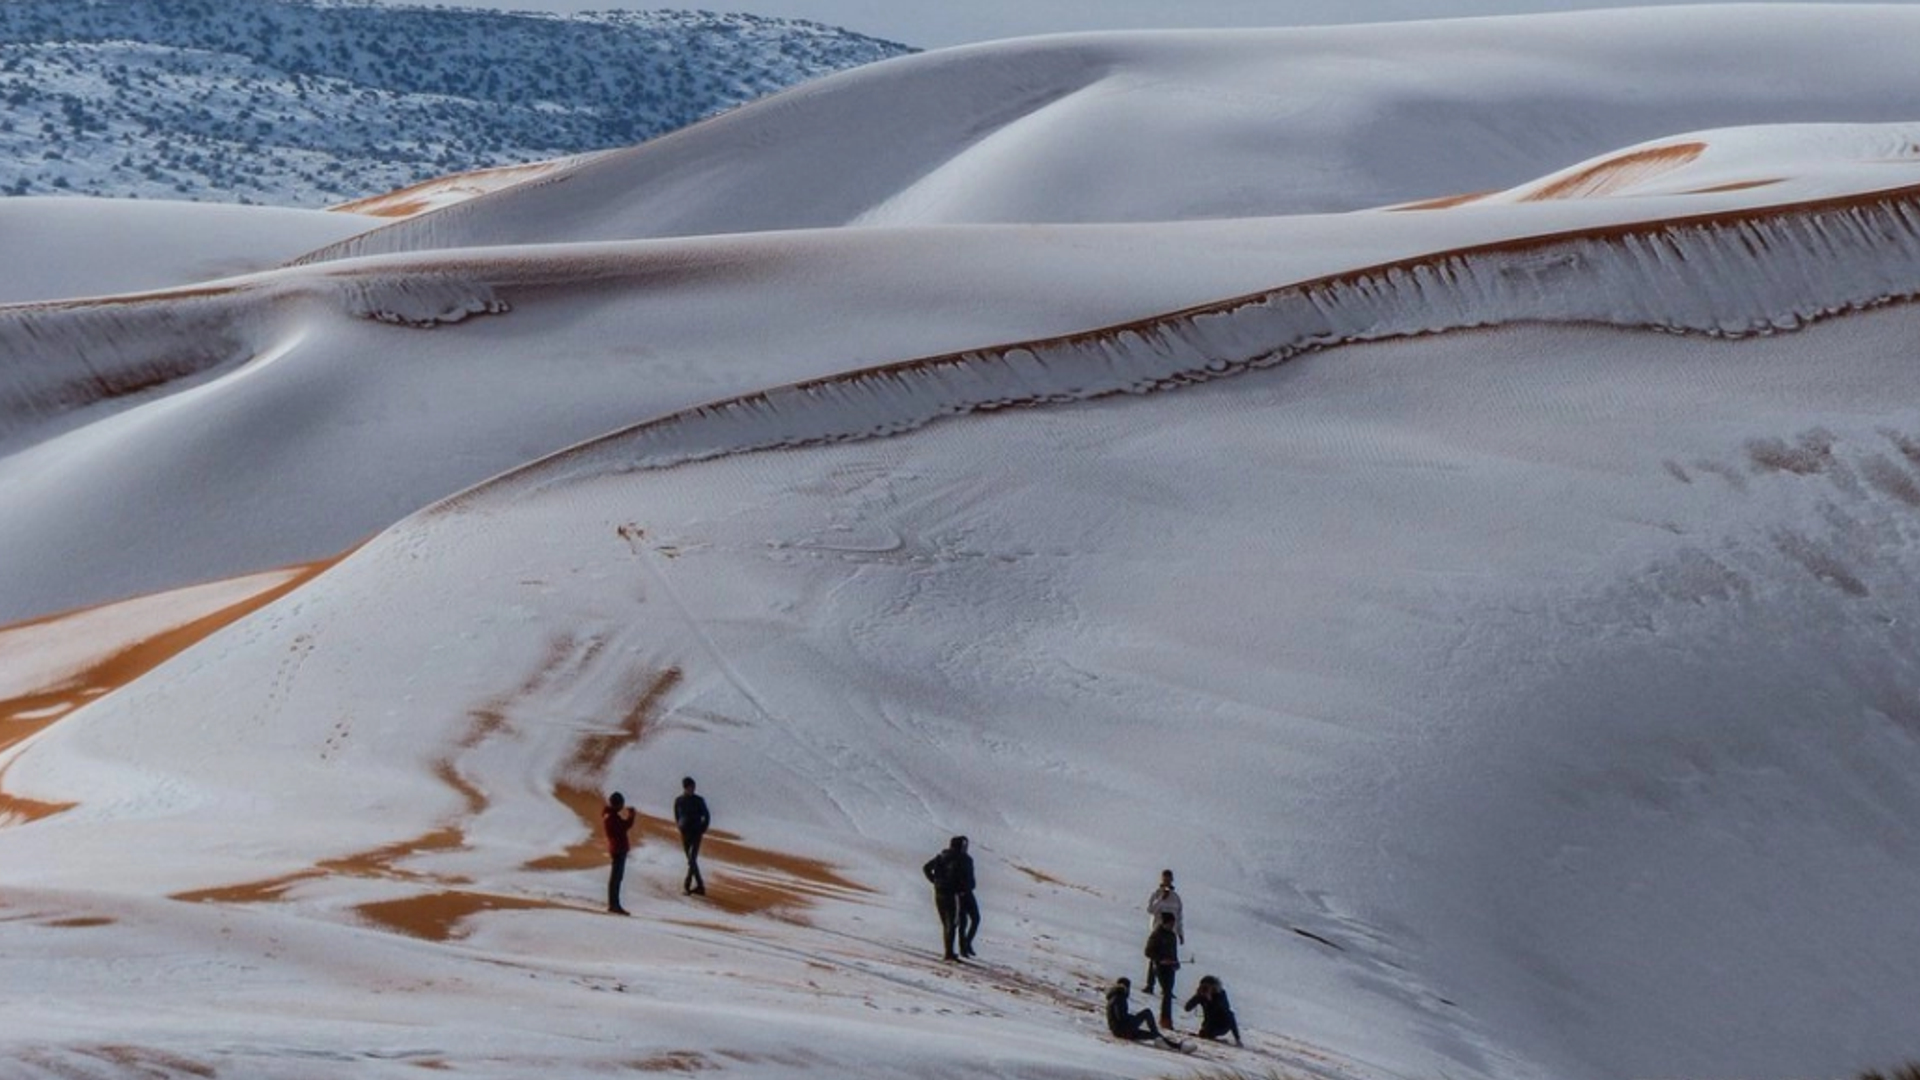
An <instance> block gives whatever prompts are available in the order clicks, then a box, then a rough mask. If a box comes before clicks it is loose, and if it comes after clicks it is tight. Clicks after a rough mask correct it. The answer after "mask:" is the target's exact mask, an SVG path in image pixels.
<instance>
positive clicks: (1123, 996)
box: [1107, 870, 1242, 1050]
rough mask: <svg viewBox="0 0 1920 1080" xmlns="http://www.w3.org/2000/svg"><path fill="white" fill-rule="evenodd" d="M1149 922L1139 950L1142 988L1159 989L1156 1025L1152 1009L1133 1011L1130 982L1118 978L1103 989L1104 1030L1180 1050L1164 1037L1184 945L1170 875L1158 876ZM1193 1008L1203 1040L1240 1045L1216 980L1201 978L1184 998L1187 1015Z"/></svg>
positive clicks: (1179, 907) (1176, 894)
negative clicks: (1226, 1040)
mask: <svg viewBox="0 0 1920 1080" xmlns="http://www.w3.org/2000/svg"><path fill="white" fill-rule="evenodd" d="M1147 918H1148V920H1149V921H1150V922H1151V924H1152V928H1151V929H1150V930H1148V932H1147V947H1146V948H1145V949H1144V950H1142V951H1143V952H1145V954H1146V957H1147V988H1146V989H1147V993H1148V994H1152V993H1153V990H1154V987H1155V986H1156V985H1157V986H1158V987H1159V988H1160V1022H1159V1023H1158V1024H1155V1023H1154V1019H1153V1010H1152V1009H1151V1008H1146V1009H1141V1010H1140V1011H1139V1012H1134V1011H1133V1009H1132V1006H1131V1005H1130V1004H1129V1002H1128V998H1129V997H1130V996H1131V995H1132V993H1133V981H1132V980H1130V979H1128V978H1126V977H1125V976H1122V977H1120V978H1118V979H1115V980H1114V982H1113V985H1112V986H1110V987H1108V988H1107V1030H1108V1031H1111V1032H1112V1033H1113V1034H1114V1035H1115V1037H1117V1038H1122V1039H1132V1040H1151V1039H1159V1040H1162V1041H1163V1042H1165V1043H1166V1044H1167V1045H1168V1046H1171V1047H1173V1048H1174V1049H1176V1050H1179V1049H1182V1044H1181V1043H1180V1041H1179V1040H1178V1039H1175V1038H1174V1037H1173V1036H1172V1035H1170V1034H1168V1032H1171V1031H1172V1030H1173V1002H1174V991H1173V984H1174V980H1175V979H1176V978H1178V976H1179V973H1180V946H1182V945H1185V944H1186V943H1187V926H1186V918H1185V912H1184V911H1183V910H1182V904H1181V902H1180V893H1179V892H1178V891H1177V890H1175V889H1174V887H1173V871H1171V870H1162V871H1160V885H1159V887H1158V888H1156V889H1154V890H1153V895H1151V896H1149V897H1147ZM1195 1009H1199V1010H1200V1032H1199V1034H1200V1037H1201V1038H1203V1039H1224V1038H1226V1037H1227V1036H1229V1035H1231V1036H1233V1043H1234V1045H1235V1046H1239V1045H1242V1044H1241V1042H1240V1022H1239V1020H1238V1019H1236V1018H1235V1017H1234V1015H1233V1005H1232V1003H1231V1002H1229V1001H1228V1000H1227V989H1226V987H1224V986H1222V985H1221V984H1220V980H1219V979H1218V978H1215V977H1214V976H1212V975H1207V976H1203V977H1202V978H1201V980H1200V985H1199V986H1198V988H1196V989H1195V990H1194V992H1193V996H1192V997H1191V998H1188V999H1187V1004H1186V1009H1185V1011H1186V1012H1192V1011H1193V1010H1195Z"/></svg>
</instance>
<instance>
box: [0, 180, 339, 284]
mask: <svg viewBox="0 0 1920 1080" xmlns="http://www.w3.org/2000/svg"><path fill="white" fill-rule="evenodd" d="M375 224H377V222H376V221H373V220H370V219H368V218H366V217H364V216H361V215H359V214H329V213H325V212H322V211H318V210H285V209H279V208H275V207H264V206H247V207H242V206H209V205H203V204H198V203H165V202H154V201H134V200H125V201H108V200H103V199H75V198H40V197H34V196H21V197H17V198H10V199H0V243H4V244H5V246H6V248H7V250H9V251H30V252H32V253H33V255H34V257H33V258H32V259H31V260H25V259H10V260H8V261H7V262H6V263H5V264H4V265H3V266H0V304H17V303H22V302H26V301H32V300H59V299H66V298H72V297H82V296H107V295H110V294H113V293H130V292H144V291H147V290H150V289H161V288H167V287H169V286H177V285H187V284H192V283H195V282H202V281H211V280H213V279H215V278H224V277H232V276H234V275H236V274H246V273H252V272H254V271H259V270H266V269H270V268H272V267H274V266H276V265H278V264H280V263H283V262H286V261H287V260H288V259H291V258H293V257H295V256H297V255H299V254H301V253H303V252H306V251H311V250H312V249H314V248H316V247H320V246H322V245H325V244H330V243H333V242H335V241H337V240H342V239H345V238H346V237H349V236H352V235H354V234H356V233H361V232H365V231H366V230H367V229H369V228H371V227H372V226H373V225H375Z"/></svg>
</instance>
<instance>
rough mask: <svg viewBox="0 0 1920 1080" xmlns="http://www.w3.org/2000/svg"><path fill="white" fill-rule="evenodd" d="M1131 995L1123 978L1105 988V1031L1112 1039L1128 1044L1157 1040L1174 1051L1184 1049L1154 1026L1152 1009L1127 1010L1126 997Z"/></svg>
mask: <svg viewBox="0 0 1920 1080" xmlns="http://www.w3.org/2000/svg"><path fill="white" fill-rule="evenodd" d="M1132 993H1133V983H1132V981H1131V980H1129V979H1126V978H1124V977H1123V978H1119V979H1115V980H1114V982H1113V985H1112V986H1110V987H1108V988H1107V1030H1108V1031H1110V1032H1112V1033H1113V1036H1114V1038H1116V1039H1126V1040H1128V1041H1130V1042H1145V1041H1146V1040H1148V1039H1159V1040H1160V1041H1162V1042H1164V1043H1166V1044H1167V1045H1168V1046H1170V1047H1172V1048H1173V1049H1175V1050H1182V1049H1185V1047H1184V1046H1183V1045H1182V1044H1181V1043H1180V1041H1179V1040H1178V1039H1175V1038H1173V1037H1172V1036H1170V1035H1166V1034H1163V1033H1162V1032H1161V1031H1160V1029H1159V1028H1158V1027H1156V1026H1155V1025H1154V1022H1153V1010H1152V1009H1141V1010H1140V1011H1139V1012H1133V1011H1131V1010H1130V1009H1128V1007H1127V1006H1128V1001H1127V997H1128V995H1130V994H1132Z"/></svg>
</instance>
